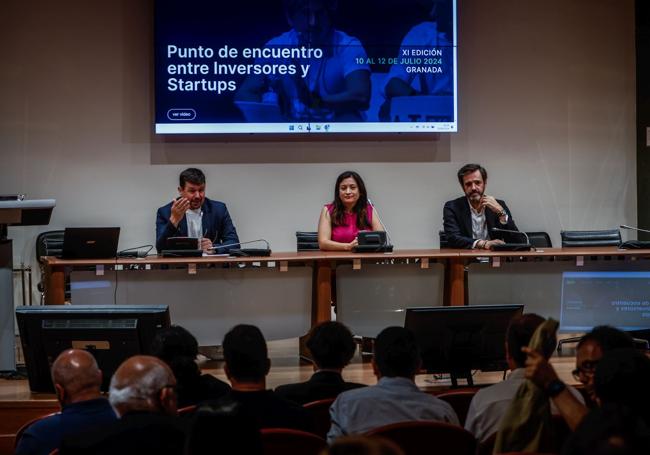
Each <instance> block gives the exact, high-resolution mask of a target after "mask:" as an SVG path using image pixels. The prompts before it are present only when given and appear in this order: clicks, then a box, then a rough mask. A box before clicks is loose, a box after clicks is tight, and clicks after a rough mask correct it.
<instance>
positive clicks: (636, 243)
mask: <svg viewBox="0 0 650 455" xmlns="http://www.w3.org/2000/svg"><path fill="white" fill-rule="evenodd" d="M619 227H620V228H621V229H629V230H631V231H637V232H646V233H649V234H650V230H648V229H641V228H638V227H634V226H628V225H627V224H621V225H620V226H619ZM618 247H619V248H620V249H621V250H643V249H648V248H650V241H648V240H628V241H627V242H623V243H621V244H620V245H619V246H618Z"/></svg>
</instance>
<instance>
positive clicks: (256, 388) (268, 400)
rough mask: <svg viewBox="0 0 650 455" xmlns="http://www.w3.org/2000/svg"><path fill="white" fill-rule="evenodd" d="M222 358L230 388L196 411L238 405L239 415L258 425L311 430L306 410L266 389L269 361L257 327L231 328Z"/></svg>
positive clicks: (309, 415)
mask: <svg viewBox="0 0 650 455" xmlns="http://www.w3.org/2000/svg"><path fill="white" fill-rule="evenodd" d="M223 357H224V360H225V361H226V364H225V366H224V370H225V372H226V376H227V377H228V380H229V381H230V383H231V385H232V390H231V391H230V392H229V393H227V394H226V395H224V396H223V397H222V398H220V399H219V400H214V401H208V402H205V403H203V404H202V405H200V406H199V411H201V412H208V411H210V410H211V409H214V410H218V409H219V408H222V407H224V406H237V407H239V408H240V412H241V415H242V416H244V417H245V418H247V419H249V420H250V421H251V422H253V423H254V424H255V426H256V427H258V428H293V429H296V430H303V431H313V430H314V420H313V418H312V416H311V414H309V412H308V411H306V410H305V409H304V408H303V407H302V406H300V405H298V404H297V403H294V402H292V401H289V400H286V399H284V398H282V397H280V396H279V395H278V394H276V393H275V392H274V391H273V390H269V389H267V388H266V375H267V374H268V373H269V370H270V368H271V360H269V358H268V349H267V347H266V340H265V339H264V335H262V332H261V331H260V329H258V328H257V327H255V326H253V325H247V324H240V325H237V326H235V327H233V328H232V329H231V330H230V331H229V332H228V333H227V334H226V336H225V337H224V338H223Z"/></svg>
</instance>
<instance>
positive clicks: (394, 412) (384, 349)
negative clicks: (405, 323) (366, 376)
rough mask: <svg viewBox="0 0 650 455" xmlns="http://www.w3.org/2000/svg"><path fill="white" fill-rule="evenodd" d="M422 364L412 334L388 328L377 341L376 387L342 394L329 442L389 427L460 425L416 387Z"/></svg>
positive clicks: (442, 405)
mask: <svg viewBox="0 0 650 455" xmlns="http://www.w3.org/2000/svg"><path fill="white" fill-rule="evenodd" d="M421 364H422V361H421V359H420V352H419V349H418V346H417V344H416V341H415V336H414V335H413V333H412V332H411V331H410V330H408V329H405V328H403V327H388V328H386V329H384V330H382V331H381V333H380V334H379V335H378V336H377V339H376V341H375V356H374V358H373V360H372V366H373V370H374V373H375V375H376V376H377V378H378V379H379V381H378V383H377V384H376V385H374V386H370V387H363V388H360V389H355V390H349V391H347V392H343V393H341V394H340V395H339V396H338V398H337V399H336V401H334V403H333V404H332V407H331V408H330V417H331V420H332V426H331V428H330V431H329V433H328V434H327V440H328V442H330V443H331V442H333V441H334V440H335V439H337V438H338V437H340V436H343V435H350V434H360V433H365V432H367V431H369V430H372V429H373V428H377V427H380V426H383V425H387V424H390V423H397V422H403V421H412V420H439V421H443V422H449V423H453V424H456V425H458V417H457V416H456V413H455V412H454V410H453V409H452V407H451V406H450V405H449V404H448V403H445V402H444V401H442V400H440V399H439V398H436V397H434V396H433V395H429V394H427V393H424V392H422V391H420V389H418V387H417V386H416V385H415V375H416V373H417V372H418V371H419V369H420V366H421Z"/></svg>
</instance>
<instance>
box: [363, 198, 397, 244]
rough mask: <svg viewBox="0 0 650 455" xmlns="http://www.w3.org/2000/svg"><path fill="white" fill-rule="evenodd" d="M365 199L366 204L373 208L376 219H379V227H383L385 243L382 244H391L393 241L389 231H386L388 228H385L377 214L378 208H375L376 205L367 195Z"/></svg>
mask: <svg viewBox="0 0 650 455" xmlns="http://www.w3.org/2000/svg"><path fill="white" fill-rule="evenodd" d="M366 199H368V204H370V206H371V207H372V208H373V209H374V211H375V215H376V216H377V219H378V220H379V224H381V227H383V228H384V232H385V233H386V243H385V245H384V246H388V245H392V244H393V241H392V240H391V238H390V233H389V232H388V228H386V225H385V224H384V222H383V221H382V220H381V217H380V216H379V210H377V206H376V205H375V204H373V202H372V201H371V200H370V198H369V197H368V198H366Z"/></svg>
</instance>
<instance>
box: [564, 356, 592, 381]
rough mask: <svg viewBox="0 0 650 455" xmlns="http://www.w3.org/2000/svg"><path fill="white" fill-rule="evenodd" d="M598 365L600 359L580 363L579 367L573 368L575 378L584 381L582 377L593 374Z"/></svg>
mask: <svg viewBox="0 0 650 455" xmlns="http://www.w3.org/2000/svg"><path fill="white" fill-rule="evenodd" d="M597 365H598V361H597V360H595V361H589V360H587V361H585V362H582V365H580V366H579V367H578V368H576V369H575V370H573V371H572V372H571V374H572V375H573V378H574V379H575V380H576V381H580V382H582V378H585V377H587V376H593V375H594V373H595V372H596V366H597Z"/></svg>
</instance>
